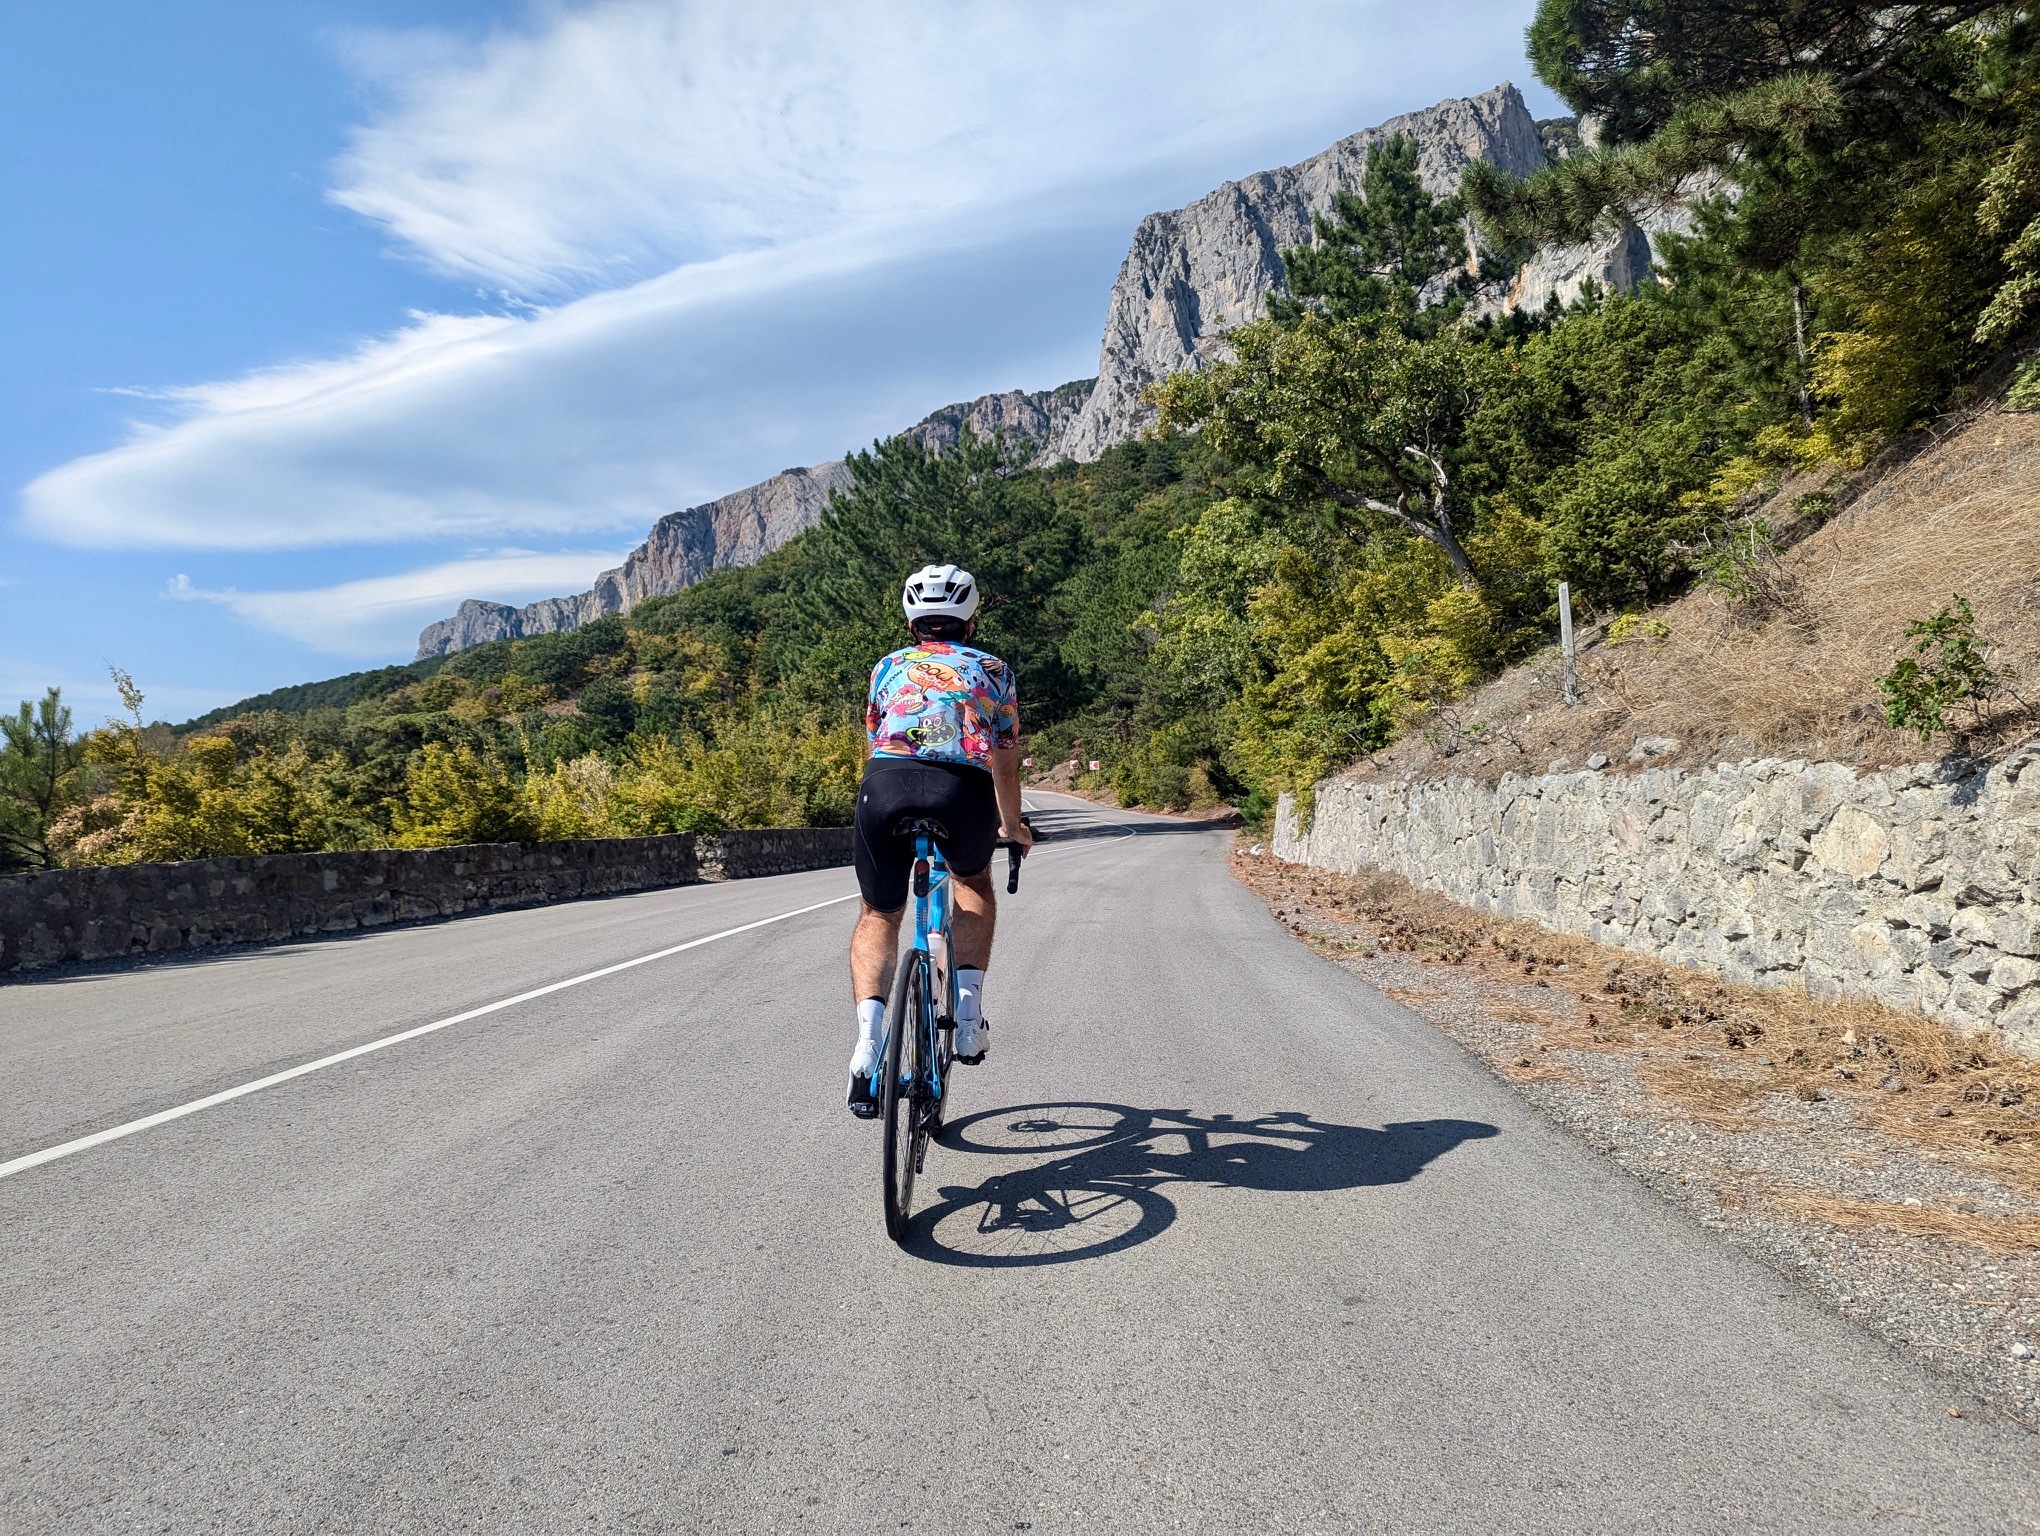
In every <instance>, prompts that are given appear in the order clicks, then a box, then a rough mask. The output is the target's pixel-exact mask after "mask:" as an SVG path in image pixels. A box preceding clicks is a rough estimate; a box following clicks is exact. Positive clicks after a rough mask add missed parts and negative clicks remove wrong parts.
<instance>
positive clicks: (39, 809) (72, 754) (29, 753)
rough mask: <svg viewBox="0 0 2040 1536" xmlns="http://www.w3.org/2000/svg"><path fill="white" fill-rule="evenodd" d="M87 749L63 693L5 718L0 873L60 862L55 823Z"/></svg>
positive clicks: (1, 729)
mask: <svg viewBox="0 0 2040 1536" xmlns="http://www.w3.org/2000/svg"><path fill="white" fill-rule="evenodd" d="M83 757H84V752H83V748H82V746H81V745H80V743H78V742H77V741H75V740H73V739H72V736H71V711H70V708H69V706H67V705H66V704H65V703H64V702H63V695H62V692H61V691H60V690H59V689H56V688H52V689H50V690H49V692H47V693H45V694H44V695H43V696H42V698H41V699H40V700H38V701H37V702H36V703H35V704H34V705H32V706H31V705H30V704H29V703H28V702H27V701H26V700H23V701H22V705H21V709H20V711H19V712H18V713H17V714H15V715H13V716H12V717H8V716H0V870H6V869H48V868H50V867H52V866H53V865H54V864H55V863H56V856H55V855H54V854H53V853H52V852H51V850H50V846H49V829H50V824H51V823H52V822H53V821H55V820H56V819H57V817H58V816H59V815H61V814H62V813H63V811H64V810H65V808H66V807H67V806H68V805H69V803H70V801H71V800H72V798H73V797H74V796H75V794H76V793H77V786H78V766H79V764H80V763H81V762H82V761H83Z"/></svg>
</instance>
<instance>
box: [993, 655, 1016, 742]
mask: <svg viewBox="0 0 2040 1536" xmlns="http://www.w3.org/2000/svg"><path fill="white" fill-rule="evenodd" d="M985 670H986V674H987V677H988V680H989V681H990V683H991V685H992V696H991V698H990V699H989V700H987V702H988V703H989V704H990V705H991V721H990V724H991V732H992V750H993V751H995V752H997V751H1003V750H1010V749H1011V748H1014V747H1017V746H1019V745H1020V685H1019V683H1018V682H1017V681H1016V680H1015V678H1014V676H1013V669H1012V668H1011V667H1009V666H1007V665H1006V664H1005V663H1004V662H998V661H995V662H994V663H993V664H992V665H991V666H989V667H987V668H986V669H985Z"/></svg>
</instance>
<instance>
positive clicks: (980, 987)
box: [956, 965, 985, 1024]
mask: <svg viewBox="0 0 2040 1536" xmlns="http://www.w3.org/2000/svg"><path fill="white" fill-rule="evenodd" d="M984 1016H985V973H984V972H983V971H979V970H973V969H972V968H971V967H969V966H967V965H959V966H958V967H957V968H956V1022H957V1023H959V1024H975V1023H977V1021H978V1020H979V1019H982V1018H983V1017H984Z"/></svg>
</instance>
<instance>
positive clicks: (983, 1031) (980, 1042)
mask: <svg viewBox="0 0 2040 1536" xmlns="http://www.w3.org/2000/svg"><path fill="white" fill-rule="evenodd" d="M991 1044H992V1026H991V1025H989V1024H987V1023H986V1022H985V1021H984V1020H983V1019H973V1020H971V1021H969V1022H968V1023H966V1022H965V1021H964V1020H962V1019H958V1020H957V1021H956V1059H957V1060H958V1061H960V1062H962V1063H963V1064H964V1065H965V1066H967V1067H974V1066H977V1065H978V1064H979V1063H980V1062H982V1061H983V1060H984V1059H985V1052H986V1051H988V1050H990V1049H991Z"/></svg>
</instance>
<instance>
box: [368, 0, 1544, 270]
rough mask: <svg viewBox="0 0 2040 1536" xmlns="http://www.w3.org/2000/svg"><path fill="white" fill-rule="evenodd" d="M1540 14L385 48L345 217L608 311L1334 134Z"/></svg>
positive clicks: (627, 22)
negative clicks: (686, 269) (1417, 72)
mask: <svg viewBox="0 0 2040 1536" xmlns="http://www.w3.org/2000/svg"><path fill="white" fill-rule="evenodd" d="M1520 9H1521V7H1519V6H1515V5H1497V4H1493V3H1489V4H1476V5H1467V6H1460V7H1455V8H1453V10H1454V12H1455V13H1456V16H1455V17H1454V18H1448V17H1446V16H1444V15H1439V14H1433V15H1430V16H1425V15H1423V14H1422V13H1421V12H1420V13H1418V14H1416V15H1412V14H1411V12H1412V8H1410V7H1406V6H1400V5H1393V4H1390V3H1387V0H1372V3H1366V0H1362V3H1355V0H1287V3H1285V4H1281V5H1276V6H1241V5H1239V4H1237V3H1233V0H1116V3H1113V4H1109V5H1101V4H1098V3H1096V0H952V3H945V4H940V5H937V4H919V5H910V4H902V3H900V0H769V3H765V4H759V3H757V0H607V3H600V4H593V5H586V6H582V7H578V8H575V9H571V10H558V11H554V12H551V13H549V14H548V15H547V17H546V19H545V20H544V21H543V22H542V23H541V24H540V25H538V26H537V27H535V28H533V29H531V30H528V31H521V32H520V31H503V32H498V33H496V34H494V35H491V36H490V37H488V38H486V39H484V40H483V41H481V42H479V43H478V44H475V45H473V46H472V47H467V48H462V47H460V46H458V45H455V44H452V43H450V41H449V39H448V38H447V37H446V36H445V34H443V33H424V34H401V33H399V34H387V33H385V34H373V35H370V36H367V37H362V38H358V39H356V40H355V44H354V48H353V50H352V54H353V59H354V62H355V64H356V66H357V69H358V70H359V71H360V72H361V73H362V75H363V76H364V77H365V78H366V79H368V80H369V81H371V82H373V83H374V84H375V86H377V87H378V88H379V94H380V97H381V109H380V110H379V111H378V113H377V114H376V116H375V118H374V120H373V121H371V122H370V123H368V124H366V125H364V126H362V127H361V128H359V129H358V130H356V131H355V133H354V134H353V135H352V140H351V143H350V146H349V148H348V150H347V152H346V154H345V155H344V156H343V157H342V158H341V159H340V161H339V163H338V164H337V166H336V168H335V171H336V185H335V187H334V190H333V193H332V195H333V197H334V199H335V200H336V201H338V202H340V203H341V204H343V205H344V206H346V207H348V208H350V209H352V210H354V211H355V212H357V213H359V214H361V215H363V216H364V217H367V218H369V219H372V220H375V221H376V222H378V223H380V224H382V225H384V226H385V227H387V228H388V229H389V230H390V231H391V232H392V233H393V234H394V235H395V236H396V237H397V238H398V239H399V240H401V241H403V242H404V243H405V244H406V245H407V246H409V247H410V248H411V249H412V250H413V251H414V252H415V253H416V254H418V255H419V256H420V257H422V258H423V259H424V260H425V261H427V262H428V263H429V264H431V265H432V266H434V267H435V268H437V269H438V270H440V271H442V272H447V273H452V274H456V275H459V276H463V277H473V278H478V279H480V280H482V281H484V282H487V283H490V284H500V285H502V286H504V287H506V288H508V289H510V290H512V291H514V292H519V293H525V294H553V293H559V292H562V291H569V290H580V291H585V290H586V289H588V288H590V287H595V286H615V285H617V284H619V283H624V282H629V281H632V280H634V279H637V278H641V277H645V276H649V275H652V274H654V273H657V272H661V271H664V270H667V269H668V268H671V267H673V266H678V265H683V264H687V263H691V262H696V261H702V260H712V259H714V258H715V257H718V256H723V255H728V254H730V253H731V252H735V251H743V250H754V249H762V248H765V247H771V246H783V245H786V244H788V243H790V242H795V241H800V240H804V239H809V238H813V237H816V236H822V235H829V234H836V233H842V232H844V231H846V230H852V229H860V228H863V229H868V228H874V227H889V226H892V225H896V224H898V223H900V222H901V221H903V220H912V219H918V218H924V217H927V216H928V215H931V214H938V213H946V212H955V211H959V210H963V209H967V208H971V207H976V206H983V205H986V204H989V203H994V202H1006V201H1012V200H1015V199H1024V198H1026V197H1029V196H1031V195H1033V194H1036V193H1038V192H1041V191H1043V190H1044V189H1047V188H1049V187H1053V186H1057V185H1062V184H1065V183H1068V182H1071V181H1084V180H1091V179H1096V178H1098V177H1101V176H1111V175H1114V174H1117V173H1119V172H1121V171H1123V170H1125V169H1126V168H1128V167H1129V166H1133V165H1137V164H1141V163H1145V162H1148V161H1151V160H1153V159H1155V158H1157V157H1159V156H1162V155H1167V154H1171V153H1176V152H1180V151H1181V150H1182V149H1183V148H1184V147H1185V146H1188V145H1193V144H1199V143H1210V142H1215V141H1223V140H1236V139H1239V138H1241V137H1243V136H1249V137H1250V136H1254V135H1259V134H1266V133H1268V132H1270V131H1271V130H1279V129H1280V128H1282V127H1283V126H1285V125H1288V124H1296V123H1304V122H1316V121H1318V120H1320V119H1322V118H1323V117H1324V116H1325V115H1326V113H1327V112H1328V111H1329V112H1335V111H1337V110H1338V109H1339V108H1340V107H1342V106H1344V105H1346V104H1348V103H1350V102H1352V101H1353V99H1354V98H1355V96H1356V95H1357V94H1359V93H1361V92H1364V91H1365V90H1366V89H1367V86H1368V84H1369V83H1378V82H1381V81H1384V80H1389V79H1393V78H1394V74H1395V71H1396V69H1397V68H1398V62H1397V61H1398V60H1399V59H1400V58H1401V57H1403V56H1404V55H1405V54H1406V53H1407V51H1408V50H1409V49H1411V48H1413V47H1414V48H1421V47H1423V46H1425V45H1426V44H1427V43H1428V44H1430V45H1432V46H1436V44H1437V43H1438V42H1439V41H1442V39H1441V36H1440V34H1444V36H1446V37H1450V38H1452V39H1453V40H1454V41H1455V42H1457V41H1458V40H1459V39H1460V38H1463V36H1464V35H1465V33H1466V32H1468V31H1469V30H1473V29H1475V28H1488V27H1492V28H1493V29H1494V32H1495V33H1496V35H1498V36H1500V37H1501V38H1503V39H1505V40H1506V41H1507V43H1509V44H1510V45H1513V41H1514V39H1513V37H1512V36H1510V35H1509V34H1510V33H1511V32H1512V31H1513V30H1514V28H1513V26H1512V25H1511V23H1514V24H1515V25H1520V19H1519V18H1518V17H1517V15H1516V14H1515V13H1516V12H1517V11H1519V10H1520ZM1441 10H1442V8H1441ZM1490 18H1495V20H1494V21H1490ZM1454 19H1456V21H1457V22H1458V23H1459V24H1458V25H1452V24H1450V22H1451V20H1454ZM1441 23H1444V24H1443V25H1441ZM1426 104H1427V103H1422V102H1411V103H1409V105H1412V106H1419V105H1426ZM1353 126H1355V127H1359V126H1363V125H1361V124H1354V125H1353ZM1248 169H1253V167H1249V168H1248Z"/></svg>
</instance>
